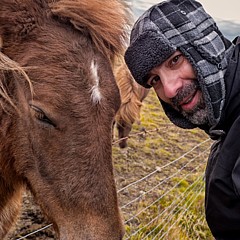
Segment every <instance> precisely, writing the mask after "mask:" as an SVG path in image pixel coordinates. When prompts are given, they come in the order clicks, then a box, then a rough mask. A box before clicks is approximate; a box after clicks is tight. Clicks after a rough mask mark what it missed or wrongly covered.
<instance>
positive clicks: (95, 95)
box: [90, 61, 102, 104]
mask: <svg viewBox="0 0 240 240" xmlns="http://www.w3.org/2000/svg"><path fill="white" fill-rule="evenodd" d="M90 70H91V73H92V76H93V80H94V85H93V87H92V88H91V98H92V101H93V103H94V104H98V103H100V101H101V99H102V94H101V92H100V88H99V80H100V79H99V76H98V65H97V63H96V62H95V61H92V62H91V67H90Z"/></svg>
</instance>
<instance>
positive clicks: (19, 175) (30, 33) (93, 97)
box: [0, 0, 129, 240]
mask: <svg viewBox="0 0 240 240" xmlns="http://www.w3.org/2000/svg"><path fill="white" fill-rule="evenodd" d="M128 13H129V11H128V8H127V6H126V4H125V3H124V2H122V1H120V0H108V1H102V0H54V1H53V0H1V7H0V104H1V105H0V239H3V238H4V237H5V236H6V235H7V233H8V232H9V230H10V228H11V226H12V225H13V223H14V221H15V220H16V218H17V214H18V212H19V208H20V205H21V196H22V191H24V188H25V186H27V187H28V188H29V189H30V190H31V192H32V194H33V196H34V197H35V199H36V201H37V202H38V203H39V205H40V206H41V208H42V210H43V212H44V213H45V215H46V217H47V218H48V219H49V221H51V222H52V223H53V226H54V228H55V230H56V232H57V235H58V237H59V239H62V240H63V239H69V240H70V239H71V240H74V239H78V240H79V239H84V240H87V239H91V240H94V239H95V240H110V239H111V240H119V239H122V236H123V226H122V220H121V216H120V212H119V209H118V201H117V194H116V187H115V182H114V176H113V166H112V149H111V143H112V138H111V137H112V133H111V130H112V127H111V126H112V122H113V119H114V116H115V113H116V112H117V110H118V108H119V106H120V95H119V90H118V87H117V84H116V82H115V78H114V75H113V70H112V67H111V66H112V63H111V60H113V59H114V56H115V55H116V54H118V53H120V52H122V51H123V48H124V46H123V43H124V40H125V39H126V36H127V29H126V26H129V25H128V23H129V21H128V19H129V15H128Z"/></svg>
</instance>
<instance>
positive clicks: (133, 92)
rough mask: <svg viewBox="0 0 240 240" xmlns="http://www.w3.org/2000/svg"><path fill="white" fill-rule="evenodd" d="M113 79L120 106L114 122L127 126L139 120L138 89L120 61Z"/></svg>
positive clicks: (139, 102) (139, 100)
mask: <svg viewBox="0 0 240 240" xmlns="http://www.w3.org/2000/svg"><path fill="white" fill-rule="evenodd" d="M114 72H115V78H116V82H117V85H118V88H119V91H120V96H121V101H122V103H121V106H120V108H119V110H118V112H117V114H116V117H115V120H116V121H117V122H120V120H123V121H125V122H127V123H129V124H133V123H134V122H135V121H139V120H140V109H141V106H142V102H141V98H140V89H139V86H138V85H137V83H136V82H135V81H134V79H133V77H132V75H131V73H130V71H129V70H128V68H127V66H126V64H125V63H124V62H123V61H122V63H121V64H120V66H117V67H116V68H115V71H114Z"/></svg>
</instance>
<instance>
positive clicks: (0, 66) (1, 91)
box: [0, 51, 33, 110]
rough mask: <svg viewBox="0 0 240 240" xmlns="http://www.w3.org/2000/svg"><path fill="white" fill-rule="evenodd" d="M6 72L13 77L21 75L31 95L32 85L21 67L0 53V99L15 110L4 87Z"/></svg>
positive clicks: (1, 102)
mask: <svg viewBox="0 0 240 240" xmlns="http://www.w3.org/2000/svg"><path fill="white" fill-rule="evenodd" d="M7 72H8V73H9V72H12V73H15V74H13V75H16V74H17V75H21V76H22V78H23V79H25V80H26V81H27V83H28V85H29V88H30V91H31V93H33V88H32V83H31V81H30V79H29V77H28V75H27V74H26V72H25V70H24V69H23V68H22V67H21V66H19V64H18V63H17V62H15V61H13V60H11V59H10V58H9V57H7V56H6V55H5V54H3V53H2V52H1V51H0V97H1V98H2V99H4V101H5V102H7V103H9V104H10V105H11V106H12V107H14V108H15V109H16V110H17V108H16V106H15V104H14V101H13V99H12V97H11V96H10V94H9V92H8V88H7V86H5V73H7ZM1 98H0V104H1V106H2V108H3V109H4V103H3V101H1Z"/></svg>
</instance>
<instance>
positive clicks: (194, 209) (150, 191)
mask: <svg viewBox="0 0 240 240" xmlns="http://www.w3.org/2000/svg"><path fill="white" fill-rule="evenodd" d="M204 141H205V142H204ZM210 145H211V140H210V139H209V138H208V136H207V135H206V134H205V133H204V132H203V131H201V130H199V129H193V130H183V129H180V128H177V127H175V126H174V125H173V124H171V123H170V121H169V120H168V119H167V117H166V116H165V114H164V112H163V110H162V108H161V106H160V104H159V101H158V99H157V97H156V95H155V93H154V92H153V91H150V94H149V96H148V97H147V98H146V99H145V101H144V103H143V107H142V113H141V123H140V124H139V125H138V124H134V127H133V131H132V132H131V135H130V138H129V140H128V147H127V148H126V149H120V148H119V147H118V145H117V143H115V144H114V145H113V160H114V167H115V176H116V182H117V188H118V191H119V202H120V206H121V210H122V212H123V217H124V220H125V225H126V230H127V234H126V237H125V239H134V240H135V239H139V240H140V239H141V240H142V239H148V240H149V239H174V240H175V239H179V240H180V239H184V240H186V239H213V238H212V237H211V233H210V231H209V229H208V227H207V225H206V222H205V216H204V170H205V167H206V162H207V157H208V153H209V147H210ZM136 181H137V182H136ZM129 184H131V185H129Z"/></svg>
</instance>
